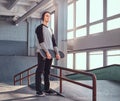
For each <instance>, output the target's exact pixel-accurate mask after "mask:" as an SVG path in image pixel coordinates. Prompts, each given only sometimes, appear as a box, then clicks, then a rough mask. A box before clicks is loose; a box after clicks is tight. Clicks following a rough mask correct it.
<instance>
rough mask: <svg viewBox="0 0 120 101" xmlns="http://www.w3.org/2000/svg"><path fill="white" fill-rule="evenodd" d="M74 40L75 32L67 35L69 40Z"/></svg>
mask: <svg viewBox="0 0 120 101" xmlns="http://www.w3.org/2000/svg"><path fill="white" fill-rule="evenodd" d="M73 38H74V33H73V31H71V32H68V33H67V39H73Z"/></svg>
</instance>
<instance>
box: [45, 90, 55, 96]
mask: <svg viewBox="0 0 120 101" xmlns="http://www.w3.org/2000/svg"><path fill="white" fill-rule="evenodd" d="M44 92H45V94H46V95H56V94H57V93H56V92H54V91H53V90H47V91H46V90H45V91H44Z"/></svg>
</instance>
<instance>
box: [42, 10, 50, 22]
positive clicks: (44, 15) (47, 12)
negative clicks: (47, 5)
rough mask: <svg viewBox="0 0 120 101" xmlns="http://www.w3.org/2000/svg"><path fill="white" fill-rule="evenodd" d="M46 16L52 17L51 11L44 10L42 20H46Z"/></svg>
mask: <svg viewBox="0 0 120 101" xmlns="http://www.w3.org/2000/svg"><path fill="white" fill-rule="evenodd" d="M46 17H50V12H49V11H45V12H43V14H42V17H41V20H42V21H44V20H45V18H46Z"/></svg>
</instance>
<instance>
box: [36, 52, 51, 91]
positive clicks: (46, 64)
mask: <svg viewBox="0 0 120 101" xmlns="http://www.w3.org/2000/svg"><path fill="white" fill-rule="evenodd" d="M51 64H52V59H44V58H43V57H42V56H41V55H40V54H39V53H38V67H37V69H36V75H35V84H36V91H39V92H41V91H42V90H41V82H42V78H41V76H42V74H44V90H49V87H50V81H49V74H50V67H51Z"/></svg>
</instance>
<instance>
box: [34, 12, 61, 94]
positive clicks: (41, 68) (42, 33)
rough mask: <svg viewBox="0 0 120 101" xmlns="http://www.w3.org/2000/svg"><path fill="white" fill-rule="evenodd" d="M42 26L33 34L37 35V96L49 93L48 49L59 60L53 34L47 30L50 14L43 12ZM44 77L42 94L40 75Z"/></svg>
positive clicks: (49, 55)
mask: <svg viewBox="0 0 120 101" xmlns="http://www.w3.org/2000/svg"><path fill="white" fill-rule="evenodd" d="M41 19H42V22H43V23H42V24H41V25H39V26H38V27H37V28H36V30H35V33H36V35H37V40H38V45H37V55H38V67H37V69H36V75H35V85H36V94H37V95H39V96H45V93H51V91H50V90H49V88H50V81H49V74H50V67H51V64H52V56H51V54H50V53H49V51H48V49H52V50H54V51H55V53H56V59H58V60H59V59H60V55H59V51H58V48H57V45H56V42H55V38H54V34H53V33H52V30H51V28H49V26H48V23H49V22H50V12H48V11H45V12H44V13H43V14H42V17H41ZM40 49H43V50H44V51H45V53H46V56H47V58H43V57H42V56H41V54H40ZM42 74H43V75H44V92H45V93H43V92H42V90H41V81H42V80H41V75H42Z"/></svg>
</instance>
